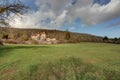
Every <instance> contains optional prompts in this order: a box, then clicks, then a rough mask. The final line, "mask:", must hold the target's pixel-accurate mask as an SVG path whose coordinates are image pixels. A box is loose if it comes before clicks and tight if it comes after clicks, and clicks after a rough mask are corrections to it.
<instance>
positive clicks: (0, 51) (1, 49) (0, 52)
mask: <svg viewBox="0 0 120 80" xmlns="http://www.w3.org/2000/svg"><path fill="white" fill-rule="evenodd" d="M38 48H49V46H20V45H18V46H16V45H15V46H10V45H9V46H8V45H5V46H0V57H2V56H5V55H8V54H9V52H11V51H13V50H16V49H17V50H19V49H33V50H34V49H38Z"/></svg>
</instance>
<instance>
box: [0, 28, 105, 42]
mask: <svg viewBox="0 0 120 80" xmlns="http://www.w3.org/2000/svg"><path fill="white" fill-rule="evenodd" d="M40 32H45V33H46V34H47V37H48V38H56V39H57V40H58V41H59V43H67V42H69V43H70V42H71V43H72V42H73V43H77V42H103V37H99V36H94V35H90V34H84V33H73V32H69V31H59V30H46V29H18V28H8V27H7V28H6V27H0V39H6V40H18V41H29V40H31V34H32V33H34V34H37V33H40Z"/></svg>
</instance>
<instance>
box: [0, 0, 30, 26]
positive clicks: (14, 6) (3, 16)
mask: <svg viewBox="0 0 120 80" xmlns="http://www.w3.org/2000/svg"><path fill="white" fill-rule="evenodd" d="M27 8H28V7H27V6H25V5H24V4H23V3H22V2H21V1H20V0H0V26H1V25H8V24H9V23H8V22H7V20H9V19H10V18H12V16H13V15H20V14H23V13H24V12H25V10H27Z"/></svg>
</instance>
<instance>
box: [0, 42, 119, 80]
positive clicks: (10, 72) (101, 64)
mask: <svg viewBox="0 0 120 80" xmlns="http://www.w3.org/2000/svg"><path fill="white" fill-rule="evenodd" d="M70 59H73V60H70ZM60 60H61V62H62V63H63V62H64V63H63V64H64V65H66V64H68V65H69V62H72V61H73V63H74V64H77V65H78V63H76V62H77V61H78V62H79V61H80V62H82V63H79V64H83V63H85V64H84V65H89V64H90V65H92V66H94V68H95V71H94V70H93V73H94V76H93V75H92V77H91V79H90V78H89V77H90V76H91V73H92V72H91V73H90V76H88V74H89V73H88V72H89V69H88V72H86V73H87V77H88V78H89V80H120V77H119V76H118V75H120V74H119V73H120V45H119V44H106V43H79V44H55V45H24V44H23V45H22V44H21V45H20V44H16V45H13V44H6V45H5V46H0V80H8V79H9V80H43V79H44V78H45V77H44V78H41V79H40V78H37V76H38V74H39V75H40V70H36V69H38V66H39V68H40V67H41V66H42V70H43V68H44V67H45V65H47V64H48V63H51V64H55V65H53V66H58V64H57V63H59V62H60ZM63 64H62V65H63ZM60 66H61V65H60ZM66 66H67V65H66ZM68 67H69V66H67V68H68ZM31 68H32V69H31ZM47 68H49V66H47ZM47 68H46V69H47ZM88 68H89V67H88ZM96 68H97V69H96ZM57 69H58V68H57ZM57 69H56V70H57ZM60 69H61V68H60ZM65 69H66V68H65ZM70 69H71V68H70ZM70 69H69V70H70ZM76 69H77V68H76ZM90 69H91V68H90ZM104 69H105V70H107V71H106V73H108V77H109V76H110V75H112V74H115V73H116V72H117V73H116V75H117V76H116V75H115V76H116V77H115V78H116V79H115V78H110V79H108V78H105V77H106V76H104V74H102V73H105V72H101V71H104ZM30 70H31V71H32V73H34V74H31V75H30V74H29V76H28V73H29V72H30ZM42 70H41V72H42ZM58 70H59V69H58ZM73 70H74V69H73ZM100 70H101V71H100ZM34 71H35V72H34ZM37 71H39V72H37ZM66 71H67V70H66ZM77 71H79V70H77ZM96 71H98V72H100V73H96ZM109 71H110V72H109ZM111 71H113V72H112V73H111ZM36 72H37V73H36ZM61 72H62V71H61ZM42 73H44V71H43V72H42ZM56 73H57V72H56ZM69 73H70V72H69ZM106 73H105V74H106ZM109 73H110V74H109ZM19 74H21V75H19ZM46 74H47V73H46ZM66 74H67V73H66ZM72 74H73V73H72V71H71V74H70V75H72ZM74 74H75V73H74ZM97 74H98V75H100V74H101V76H99V77H96V75H97ZM32 75H33V76H34V77H31V76H32ZM70 75H69V76H70ZM98 75H97V76H98ZM23 76H27V77H24V78H22V77H23ZM69 76H68V77H66V78H64V79H62V78H59V77H57V78H53V75H52V79H51V80H74V79H75V80H88V79H87V77H86V78H83V77H82V78H81V79H79V78H77V76H73V77H69ZM85 76H86V75H85ZM30 77H31V78H30ZM113 77H114V76H113ZM28 78H29V79H28ZM35 78H37V79H35ZM44 80H50V79H48V78H47V79H44Z"/></svg>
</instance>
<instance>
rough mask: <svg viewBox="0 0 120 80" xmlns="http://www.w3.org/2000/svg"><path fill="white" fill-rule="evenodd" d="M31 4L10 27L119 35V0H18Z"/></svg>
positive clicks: (109, 35) (110, 35)
mask: <svg viewBox="0 0 120 80" xmlns="http://www.w3.org/2000/svg"><path fill="white" fill-rule="evenodd" d="M21 1H22V2H23V3H24V4H25V5H27V6H29V7H30V8H31V10H30V11H28V12H27V13H25V14H24V15H23V16H22V17H15V20H14V22H11V25H12V27H17V28H40V29H58V30H66V29H68V30H69V31H72V32H80V33H89V34H93V35H98V36H108V37H120V0H21Z"/></svg>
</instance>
